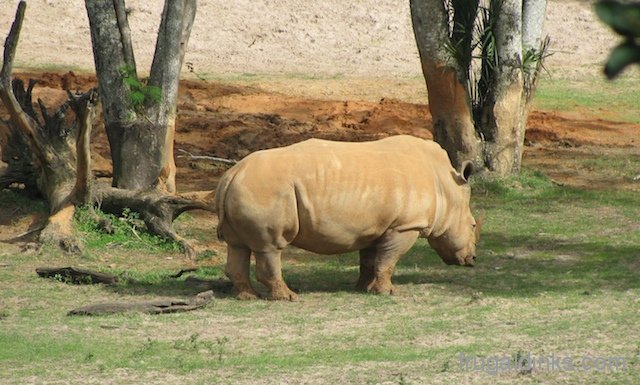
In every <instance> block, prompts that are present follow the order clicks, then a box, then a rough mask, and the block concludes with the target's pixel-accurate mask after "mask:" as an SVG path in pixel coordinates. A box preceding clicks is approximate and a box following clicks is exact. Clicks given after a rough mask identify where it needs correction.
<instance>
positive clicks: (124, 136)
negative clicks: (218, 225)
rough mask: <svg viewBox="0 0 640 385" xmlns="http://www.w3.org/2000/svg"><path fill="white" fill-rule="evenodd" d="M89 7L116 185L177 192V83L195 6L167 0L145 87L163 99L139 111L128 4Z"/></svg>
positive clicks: (121, 0) (185, 1)
mask: <svg viewBox="0 0 640 385" xmlns="http://www.w3.org/2000/svg"><path fill="white" fill-rule="evenodd" d="M85 6H86V8H87V14H88V16H89V23H90V26H91V39H92V42H93V51H94V60H95V65H96V72H97V74H98V83H99V86H100V89H101V91H102V92H101V93H100V94H101V98H102V102H103V104H104V116H105V127H106V129H107V136H108V138H109V144H110V146H111V157H112V161H113V186H114V187H117V188H122V189H127V190H142V189H146V188H149V187H150V186H156V187H157V188H158V189H160V190H162V191H166V192H169V193H175V191H176V186H175V161H174V155H173V141H174V134H175V115H176V102H177V94H178V82H179V80H180V76H179V75H180V69H181V67H182V61H183V58H184V53H185V49H186V45H187V41H188V39H189V35H190V32H191V27H192V25H193V20H194V18H195V10H196V2H195V0H166V1H165V7H164V11H163V13H162V21H161V23H160V30H159V33H158V41H157V43H156V53H155V56H154V60H153V65H152V68H151V74H150V78H149V82H148V84H147V85H144V86H146V87H159V89H160V90H161V93H162V99H161V100H151V99H145V100H144V103H143V104H142V105H138V106H136V105H134V103H133V101H132V92H133V91H134V90H132V89H131V88H130V85H128V84H127V83H126V82H125V78H126V77H129V76H130V77H134V78H135V79H137V72H136V67H135V60H134V56H133V50H132V48H131V40H130V32H129V27H128V21H127V17H126V11H125V5H124V0H114V1H113V2H101V1H91V0H86V1H85ZM138 82H139V81H138ZM139 83H140V84H141V85H142V84H143V83H142V82H139Z"/></svg>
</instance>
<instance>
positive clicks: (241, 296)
mask: <svg viewBox="0 0 640 385" xmlns="http://www.w3.org/2000/svg"><path fill="white" fill-rule="evenodd" d="M258 298H260V297H259V296H258V294H257V293H255V292H250V291H241V292H239V293H238V294H236V299H238V300H240V301H252V300H256V299H258Z"/></svg>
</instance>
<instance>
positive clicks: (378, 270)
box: [367, 230, 418, 294]
mask: <svg viewBox="0 0 640 385" xmlns="http://www.w3.org/2000/svg"><path fill="white" fill-rule="evenodd" d="M417 238H418V232H417V231H404V232H397V231H394V230H389V231H387V232H386V233H385V234H384V235H383V236H382V237H381V238H380V240H379V241H378V243H377V244H376V245H375V258H374V259H373V275H374V280H373V282H371V283H370V284H369V285H367V291H368V292H371V293H376V294H393V293H394V290H395V289H394V287H393V284H392V283H391V276H392V275H393V271H394V269H395V267H396V263H397V262H398V260H399V259H400V257H402V256H403V255H404V253H406V252H407V251H409V249H410V248H411V246H413V244H414V243H415V241H416V239H417Z"/></svg>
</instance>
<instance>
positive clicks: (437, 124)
mask: <svg viewBox="0 0 640 385" xmlns="http://www.w3.org/2000/svg"><path fill="white" fill-rule="evenodd" d="M410 6H411V18H412V22H413V30H414V33H415V37H416V42H417V44H418V52H419V53H420V61H421V63H422V72H423V74H424V77H425V80H426V83H427V90H428V92H429V110H430V111H431V115H432V118H433V134H434V139H435V140H436V141H437V142H438V143H439V144H440V145H441V146H442V147H443V148H444V149H445V150H446V151H447V153H448V154H449V158H451V162H452V163H453V164H454V166H455V167H459V166H460V165H461V164H462V162H464V161H465V160H471V161H473V162H474V164H475V165H476V166H480V165H481V156H480V140H479V138H478V136H477V135H476V132H475V127H474V122H473V114H472V110H471V100H470V98H469V92H468V90H467V84H466V83H467V82H466V79H467V74H466V71H463V70H461V68H460V67H459V64H458V63H456V62H455V61H454V60H452V58H451V55H450V54H449V52H447V50H446V48H445V44H444V42H448V41H449V27H448V22H449V16H448V14H447V12H446V10H445V8H444V3H443V1H442V0H411V2H410Z"/></svg>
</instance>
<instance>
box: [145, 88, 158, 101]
mask: <svg viewBox="0 0 640 385" xmlns="http://www.w3.org/2000/svg"><path fill="white" fill-rule="evenodd" d="M144 91H145V95H146V96H147V98H149V99H151V100H152V101H154V102H159V101H160V100H162V88H160V87H157V86H147V87H145V89H144Z"/></svg>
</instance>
